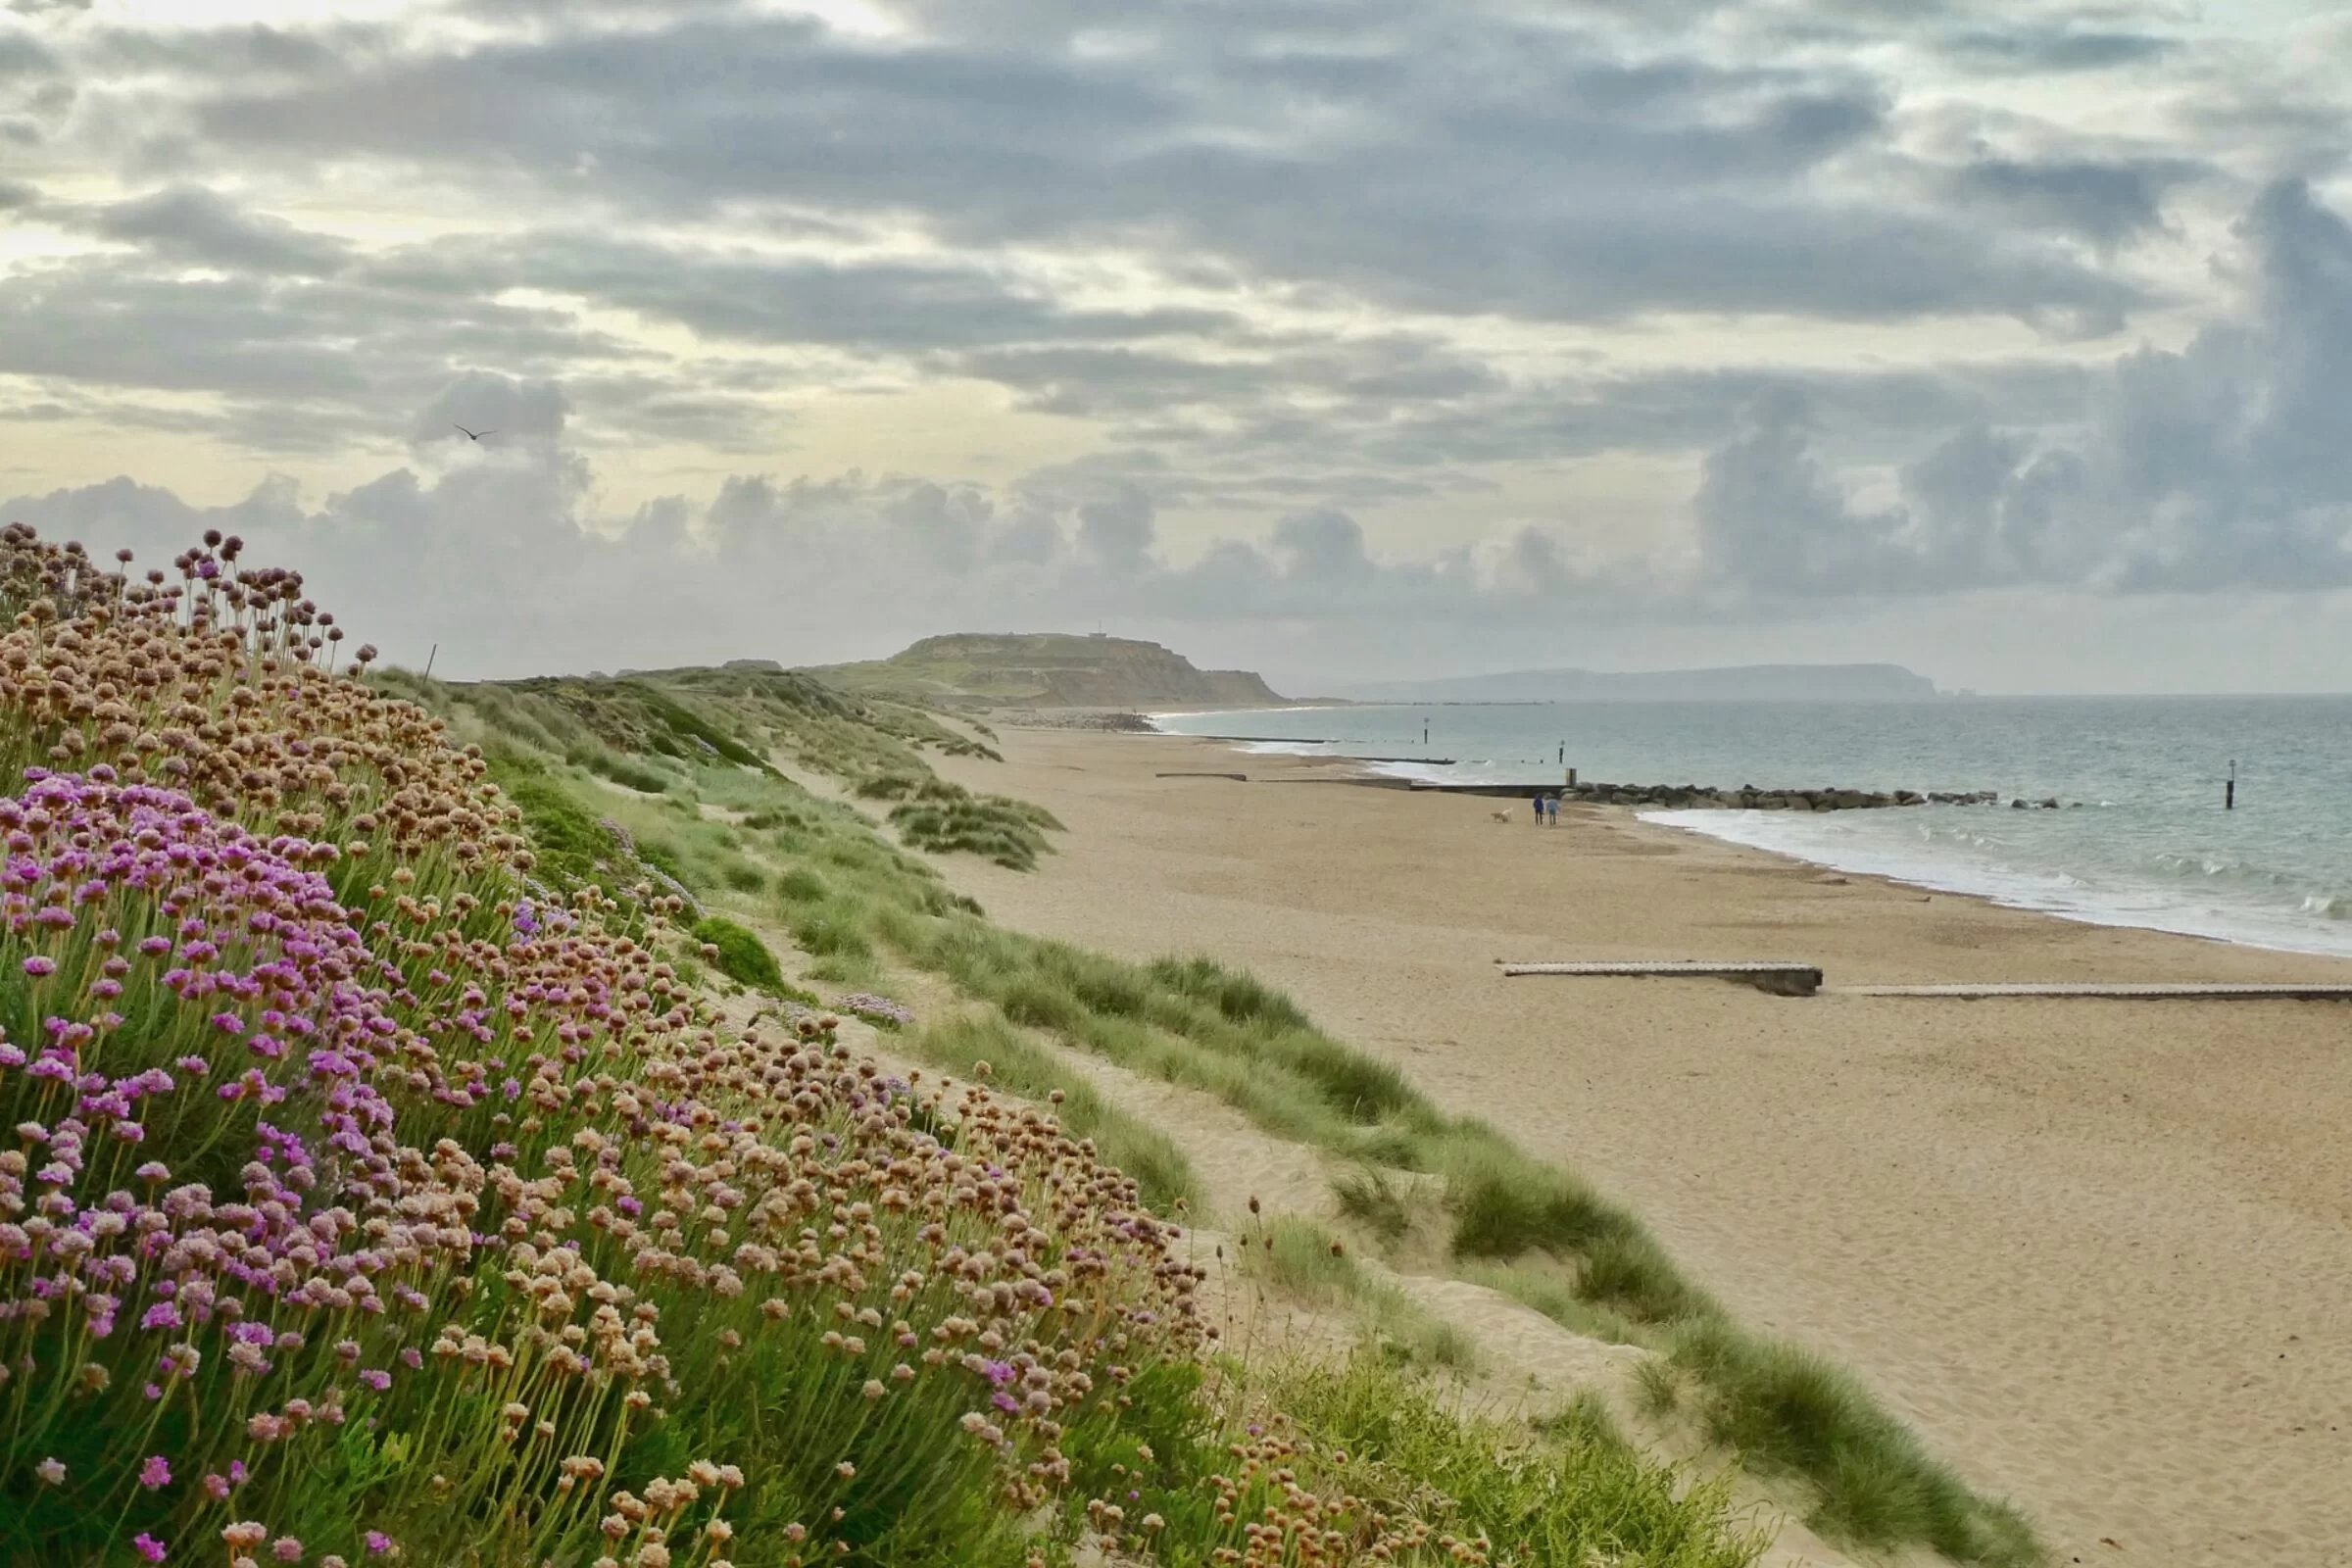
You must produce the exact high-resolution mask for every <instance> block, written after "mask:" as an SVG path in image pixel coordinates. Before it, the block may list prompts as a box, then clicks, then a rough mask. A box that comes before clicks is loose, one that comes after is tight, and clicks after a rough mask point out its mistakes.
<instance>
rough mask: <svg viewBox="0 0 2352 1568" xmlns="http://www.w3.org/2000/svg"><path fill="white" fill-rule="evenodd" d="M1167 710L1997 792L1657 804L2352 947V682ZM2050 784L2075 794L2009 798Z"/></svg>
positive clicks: (2142, 912)
mask: <svg viewBox="0 0 2352 1568" xmlns="http://www.w3.org/2000/svg"><path fill="white" fill-rule="evenodd" d="M1425 722H1426V723H1427V725H1428V735H1429V740H1428V744H1427V746H1426V747H1425V746H1424V745H1423V743H1422V734H1423V728H1422V727H1423V724H1424V723H1425ZM1159 723H1160V725H1161V727H1162V728H1164V729H1167V730H1171V731H1175V732H1179V733H1185V734H1194V735H1248V736H1256V737H1262V739H1259V740H1256V741H1252V742H1242V743H1237V744H1239V745H1242V746H1243V747H1244V748H1245V749H1254V750H1261V751H1285V752H1299V753H1305V754H1310V755H1312V754H1324V755H1332V754H1337V755H1345V756H1351V757H1381V758H1391V759H1399V760H1393V761H1388V762H1383V763H1380V764H1378V765H1379V766H1381V767H1382V768H1384V769H1385V770H1387V771H1390V772H1395V773H1398V774H1402V775H1406V776H1412V777H1422V778H1429V779H1433V780H1438V779H1443V780H1449V781H1453V782H1459V783H1472V782H1478V783H1522V782H1524V783H1527V784H1529V785H1531V786H1533V785H1538V784H1555V785H1556V784H1558V783H1559V782H1560V779H1561V772H1560V765H1559V758H1560V756H1561V748H1562V747H1565V748H1566V760H1567V762H1568V763H1569V764H1570V765H1573V766H1574V767H1576V768H1577V769H1578V770H1579V772H1578V776H1579V777H1580V778H1583V779H1593V780H1604V781H1607V782H1611V783H1631V784H1701V785H1709V786H1714V787H1718V788H1731V787H1737V786H1739V785H1742V784H1753V785H1755V786H1757V787H1758V788H1763V789H1774V788H1781V789H1805V788H1821V787H1825V786H1836V787H1839V788H1852V789H1913V790H1919V791H1922V792H1925V791H1929V790H1953V791H1960V790H1982V789H1989V790H1997V791H1998V792H1999V793H2000V796H2001V799H2002V801H2003V803H2004V804H2003V805H2002V806H1999V807H1917V808H1910V809H1899V810H1881V811H1836V812H1825V813H1812V812H1806V813H1801V814H1800V813H1791V812H1785V811H1654V812H1645V813H1644V815H1645V816H1647V817H1648V818H1649V819H1650V820H1652V821H1660V822H1667V823H1671V824H1674V825H1676V826H1679V827H1684V828H1689V829H1691V830H1694V831H1697V832H1701V833H1707V834H1711V835H1713V836H1715V837H1717V838H1723V839H1729V840H1732V841H1734V842H1736V843H1740V844H1748V845H1754V846H1756V847H1758V848H1762V849H1767V850H1774V851H1778V852H1780V853H1782V854H1785V855H1789V856H1794V857H1796V858H1800V859H1805V860H1810V861H1813V862H1816V863H1818V864H1822V865H1828V866H1835V867H1837V868H1838V869H1840V870H1846V871H1855V872H1862V873H1866V874H1871V875H1878V876H1890V877H1894V878H1897V879H1899V880H1902V881H1906V882H1912V883H1916V884H1918V885H1920V886H1923V887H1930V888H1936V889H1938V890H1942V891H1947V892H1954V893H1973V894H1978V895H1982V896H1985V897H1987V898H1991V899H1994V900H1997V901H1999V902H2001V903H2003V904H2010V905H2016V906H2021V907H2029V908H2037V909H2046V910H2050V911H2052V912H2055V913H2059V914H2064V915H2068V916H2071V917H2073V918H2076V919H2082V920H2089V921H2095V922H2098V923H2100V924H2108V925H2134V926H2148V927H2152V928H2154V929H2157V930H2165V931H2181V932H2187V933H2191V934H2194V935H2198V936H2207V937H2216V938H2220V939H2222V940H2224V941H2229V942H2239V943H2245V944H2249V945H2252V946H2256V947H2267V948H2280V949H2287V950H2291V951H2296V952H2307V953H2328V954H2341V955H2346V956H2352V697H2326V698H2011V699H1954V700H1948V701H1942V702H1933V703H1916V704H1914V703H1886V704H1877V703H1839V704H1826V703H1825V704H1806V703H1780V704H1750V705H1733V704H1712V703H1659V704H1646V703H1645V704H1630V703H1629V704H1613V703H1596V704H1573V705H1570V704H1560V705H1545V706H1516V705H1507V706H1506V705H1498V706H1493V707H1434V708H1403V707H1362V708H1329V709H1288V710H1279V711H1263V712H1249V713H1233V712H1226V713H1206V714H1174V715H1166V716H1163V717H1161V718H1160V719H1159ZM1436 759H1450V761H1448V762H1440V761H1437V760H1436ZM2232 760H2234V761H2235V763H2236V769H2237V808H2236V809H2234V810H2231V811H2225V810H2223V809H2222V794H2223V790H2222V785H2223V780H2224V778H2225V777H2226V776H2227V775H2228V773H2229V766H2230V764H2231V762H2232ZM2053 796H2054V797H2056V798H2057V799H2059V800H2060V801H2063V802H2077V801H2079V802H2081V803H2082V806H2081V809H2060V810H2055V811H2050V810H2022V811H2021V810H2014V809H2008V807H2007V805H2006V803H2007V802H2008V801H2010V800H2012V799H2018V798H2022V799H2025V800H2029V801H2035V802H2038V801H2041V800H2044V799H2046V798H2049V797H2053Z"/></svg>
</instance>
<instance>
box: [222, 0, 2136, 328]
mask: <svg viewBox="0 0 2352 1568" xmlns="http://www.w3.org/2000/svg"><path fill="white" fill-rule="evenodd" d="M1289 15H1290V14H1289V13H1283V12H1280V11H1279V10H1277V11H1274V12H1271V13H1269V14H1266V15H1260V14H1259V13H1256V12H1251V13H1250V14H1248V15H1247V16H1242V15H1234V16H1230V17H1227V18H1226V19H1225V21H1226V23H1227V24H1228V28H1227V30H1226V31H1225V32H1214V31H1205V32H1204V31H1201V30H1199V29H1195V30H1192V31H1182V30H1179V29H1178V28H1177V27H1176V26H1175V25H1173V24H1171V23H1169V22H1167V21H1165V20H1162V21H1159V22H1157V23H1156V24H1148V25H1139V27H1140V30H1141V31H1142V33H1143V35H1144V38H1145V41H1146V43H1147V44H1148V45H1149V47H1147V48H1144V49H1141V50H1139V51H1137V52H1136V53H1134V54H1131V55H1118V54H1104V55H1102V56H1099V57H1097V56H1082V55H1078V54H1076V53H1073V52H1071V51H1070V50H1068V49H1067V48H1066V47H1057V48H1038V49H1033V50H1031V51H1028V52H1025V53H1022V54H1017V55H1016V54H1011V53H1006V52H1004V51H1002V50H1001V49H992V48H989V47H986V46H983V45H980V44H977V43H966V44H960V45H945V44H933V45H929V46H913V47H909V46H892V47H888V48H877V47H864V46H858V45H853V44H848V43H845V42H843V41H841V40H840V39H837V38H833V37H830V36H828V35H827V34H826V33H824V32H823V31H822V29H820V28H818V27H816V26H814V25H810V24H807V23H804V22H799V21H792V20H786V19H776V18H752V17H745V18H736V19H731V20H703V21H690V22H686V23H683V24H681V25H676V26H673V27H669V28H666V29H663V30H661V31H658V32H652V33H646V32H630V33H627V34H625V35H621V34H614V35H603V34H572V35H559V36H558V37H557V38H556V39H554V40H553V41H548V42H531V43H524V42H519V41H516V42H510V43H505V44H493V45H489V46H485V47H482V48H478V49H475V50H472V51H470V52H468V53H466V54H465V55H463V56H455V55H442V56H432V57H426V58H417V57H399V58H388V59H385V60H382V61H380V62H377V63H374V64H371V65H368V66H366V67H364V68H360V69H355V70H354V71H352V72H351V73H348V74H347V75H345V76H343V77H340V78H338V79H336V80H335V81H334V82H333V83H332V84H331V86H327V85H321V86H317V87H293V88H287V89H284V90H247V89H242V88H239V87H236V86H234V85H231V86H228V87H225V88H223V89H222V90H220V91H217V92H214V93H211V94H210V95H208V97H207V100H206V101H205V102H204V103H202V104H201V105H200V106H199V107H198V109H197V110H196V119H197V123H198V125H199V127H200V128H201V131H202V132H203V133H204V134H206V135H208V136H210V137H212V138H214V139H216V140H218V141H220V142H221V143H223V144H225V145H227V146H230V147H233V148H235V149H237V154H238V156H241V157H249V158H262V159H269V158H271V157H274V156H281V155H284V154H287V153H291V152H294V151H295V150H296V149H299V153H298V156H299V157H300V158H301V159H302V160H303V161H304V162H306V163H308V162H311V161H315V160H317V159H319V158H321V157H330V158H331V157H364V158H369V159H374V160H382V161H386V162H389V163H392V164H399V165H410V164H413V165H417V166H418V167H422V168H426V169H433V170H438V171H442V172H454V171H459V170H464V171H466V172H467V174H468V177H479V178H481V179H484V180H490V181H497V180H501V179H509V180H512V179H528V180H532V181H536V182H537V184H538V186H539V187H540V188H544V189H548V190H555V191H564V192H566V193H568V192H570V191H573V190H576V189H578V186H577V182H576V180H577V176H576V173H575V171H576V170H577V168H578V167H579V164H580V160H581V157H582V155H583V154H585V155H587V156H588V157H591V158H592V159H593V160H594V166H595V169H596V171H597V174H596V178H597V183H596V185H595V187H594V194H595V195H596V196H597V197H598V199H600V200H604V201H608V202H619V201H626V202H629V203H633V204H636V205H637V206H639V207H640V209H642V210H650V211H654V212H661V213H666V214H671V215H680V216H684V215H709V214H712V213H714V212H716V211H719V210H721V209H722V208H723V207H726V206H727V205H728V204H741V203H790V204H802V205H814V206H818V207H820V208H825V209H830V210H833V211H837V212H858V213H864V214H868V215H872V216H875V217H884V216H889V215H896V214H903V213H909V212H911V213H917V214H920V215H922V216H923V218H924V219H925V220H926V221H928V222H930V223H931V224H933V225H934V226H936V227H937V228H938V229H939V230H940V231H941V232H942V233H944V234H947V235H950V236H952V237H954V238H956V239H957V240H959V241H961V242H965V243H970V244H1004V243H1008V242H1013V241H1019V240H1038V241H1054V242H1083V241H1088V240H1092V239H1097V238H1105V239H1107V238H1116V237H1134V238H1142V237H1145V236H1150V237H1152V240H1153V241H1154V242H1155V246H1156V248H1159V249H1163V250H1164V249H1167V248H1169V245H1170V243H1171V242H1172V243H1173V244H1174V245H1175V246H1178V247H1186V246H1190V247H1197V248H1200V249H1201V250H1204V251H1206V252H1208V253H1211V254H1213V255H1218V256H1223V257H1226V258H1229V259H1232V260H1234V261H1237V262H1239V263H1240V264H1242V265H1243V266H1244V267H1246V268H1247V269H1248V270H1252V271H1255V272H1258V273H1262V274H1270V275H1273V276H1277V277H1284V278H1294V279H1300V280H1313V281H1314V282H1315V283H1317V284H1318V285H1319V286H1324V287H1332V286H1337V287H1339V288H1342V289H1346V290H1351V291H1354V292H1356V293H1358V294H1360V295H1363V296H1366V297H1370V298H1374V299H1378V300H1382V301H1385V302H1388V303H1392V304H1402V305H1406V306H1410V307H1412V308H1415V309H1426V310H1433V311H1441V312H1447V313H1453V312H1466V311H1482V310H1505V311H1511V312H1516V313H1520V314H1525V315H1530V316H1540V317H1554V318H1561V319H1578V318H1605V317H1611V316H1617V315H1623V314H1626V313H1629V312H1635V311H1639V310H1642V309H1648V308H1661V307H1675V308H1687V309H1718V310H1756V309H1763V310H1773V309H1785V310H1797V311H1804V312H1809V313H1814V314H1819V315H1824V316H1833V317H1845V318H1857V319H1872V318H1899V317H1904V316H1911V315H1918V314H1922V313H1929V314H1935V313H1948V312H1991V313H2012V314H2021V315H2028V316H2032V315H2035V314H2037V313H2040V314H2050V315H2056V316H2063V317H2067V318H2071V319H2079V320H2096V321H2100V322H2112V321H2113V320H2114V319H2117V318H2118V317H2119V316H2120V314H2121V313H2123V312H2125V311H2127V310H2128V309H2130V308H2131V306H2132V305H2133V304H2134V303H2135V302H2136V301H2137V299H2138V297H2139V296H2138V294H2137V292H2136V291H2135V290H2134V289H2133V288H2132V287H2131V285H2130V284H2128V283H2127V282H2125V281H2122V280H2120V279H2116V278H2113V277H2108V276H2104V275H2101V274H2099V273H2097V272H2094V271H2091V270H2085V269H2084V268H2082V267H2081V266H2080V265H2079V264H2077V263H2076V262H2075V261H2074V260H2072V259H2071V258H2070V257H2068V256H2067V255H2065V254H2063V253H2061V252H2058V251H2055V250H2051V249H2048V248H2044V247H2038V246H2036V245H2035V244H2034V242H2033V241H2032V239H2031V237H2030V236H2018V235H2003V234H2000V233H1998V232H1995V231H1991V230H1988V229H1987V228H1985V225H1981V224H1979V225H1969V224H1962V223H1958V222H1955V221H1951V220H1950V219H1949V218H1948V217H1946V216H1945V215H1942V214H1940V213H1938V212H1936V211H1935V210H1934V209H1933V208H1930V207H1924V206H1912V207H1903V206H1900V205H1895V204H1890V203H1889V202H1888V201H1887V200H1886V199H1884V198H1878V199H1850V200H1833V199H1831V198H1829V197H1827V196H1824V195H1822V194H1821V193H1820V192H1821V190H1822V189H1823V188H1824V186H1823V182H1822V181H1821V180H1820V179H1819V177H1818V176H1819V175H1820V174H1821V172H1823V170H1824V169H1825V167H1826V166H1828V165H1830V164H1831V163H1833V162H1835V161H1836V160H1837V159H1838V158H1839V157H1841V156H1842V155H1844V154H1846V153H1847V152H1849V151H1852V150H1855V149H1857V148H1860V147H1863V146H1865V145H1867V144H1870V143H1873V142H1875V141H1877V140H1879V139H1881V138H1883V137H1884V135H1885V134H1886V127H1885V106H1884V104H1883V103H1882V101H1881V99H1880V97H1879V94H1878V92H1877V90H1876V88H1875V87H1873V86H1872V85H1871V84H1869V83H1867V82H1863V81H1858V80H1853V79H1843V78H1838V79H1832V78H1823V77H1820V76H1818V75H1812V74H1804V73H1793V72H1789V71H1775V70H1765V69H1747V70H1737V71H1735V70H1726V69H1721V68H1712V67H1707V66H1702V65H1699V64H1696V63H1694V62H1691V61H1687V60H1671V59H1670V60H1667V61H1665V62H1662V63H1649V64H1641V65H1629V64H1625V63H1621V62H1619V61H1618V60H1616V59H1615V58H1613V57H1612V56H1611V55H1610V54H1609V53H1608V51H1607V47H1606V46H1604V45H1603V44H1602V43H1601V42H1600V41H1599V39H1598V37H1597V35H1591V36H1588V35H1585V34H1582V33H1579V32H1577V31H1576V30H1574V29H1572V28H1560V27H1553V28H1546V29H1543V30H1535V29H1527V28H1521V27H1518V26H1516V25H1512V24H1509V23H1507V22H1504V21H1502V20H1500V19H1499V18H1498V17H1496V16H1495V15H1493V14H1487V15H1480V14H1477V13H1470V14H1469V16H1468V19H1467V21H1463V20H1460V19H1456V18H1455V17H1454V16H1453V15H1452V14H1450V13H1449V14H1448V15H1447V17H1446V23H1445V25H1439V24H1438V23H1437V22H1436V21H1434V20H1432V19H1430V18H1429V17H1428V16H1427V15H1426V14H1422V15H1419V16H1415V17H1406V16H1402V15H1401V14H1397V13H1391V14H1388V15H1387V16H1386V17H1380V16H1377V15H1376V17H1375V19H1374V21H1373V22H1371V23H1368V24H1365V25H1362V26H1360V27H1358V28H1357V29H1356V30H1355V32H1354V34H1353V41H1354V44H1355V48H1354V51H1353V53H1352V54H1350V55H1349V56H1348V57H1346V58H1342V57H1341V56H1339V55H1338V53H1337V52H1336V51H1332V50H1328V49H1326V50H1322V51H1317V50H1312V49H1306V50H1302V49H1299V48H1297V47H1294V46H1291V45H1290V44H1289V43H1288V42H1287V40H1286V35H1285V30H1284V29H1285V27H1286V25H1292V24H1290V22H1289V20H1288V18H1289ZM681 81H683V82H692V83H694V87H695V90H693V91H692V92H686V93H677V92H671V91H669V90H667V88H666V87H660V89H659V90H658V91H657V90H655V89H656V87H657V86H658V84H664V83H674V82H681ZM477 172H478V173H477ZM1303 211H1311V212H1312V213H1313V214H1314V221H1311V222H1305V221H1299V215H1300V214H1301V212H1303Z"/></svg>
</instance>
